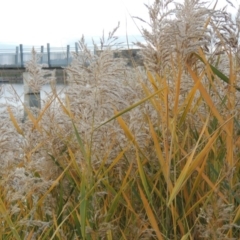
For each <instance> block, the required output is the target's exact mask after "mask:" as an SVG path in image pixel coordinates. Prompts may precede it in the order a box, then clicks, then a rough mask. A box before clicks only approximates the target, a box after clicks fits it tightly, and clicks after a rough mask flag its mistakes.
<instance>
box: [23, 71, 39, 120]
mask: <svg viewBox="0 0 240 240" xmlns="http://www.w3.org/2000/svg"><path fill="white" fill-rule="evenodd" d="M28 80H29V73H28V72H24V73H23V84H24V116H23V121H25V120H26V118H27V116H28V114H27V111H31V108H33V107H35V108H38V109H40V108H41V93H40V92H36V91H34V90H33V89H31V87H30V86H29V85H28Z"/></svg>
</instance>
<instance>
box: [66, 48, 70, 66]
mask: <svg viewBox="0 0 240 240" xmlns="http://www.w3.org/2000/svg"><path fill="white" fill-rule="evenodd" d="M69 51H70V46H69V45H67V66H68V63H69Z"/></svg>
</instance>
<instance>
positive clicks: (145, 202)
mask: <svg viewBox="0 0 240 240" xmlns="http://www.w3.org/2000/svg"><path fill="white" fill-rule="evenodd" d="M138 189H139V192H140V196H141V199H142V202H143V205H144V208H145V211H146V213H147V216H148V219H149V221H150V224H151V226H152V228H153V230H154V231H155V233H156V235H157V238H158V240H164V238H163V236H162V233H161V231H160V230H159V227H158V223H157V220H156V218H155V216H154V213H153V211H152V209H151V207H150V205H149V202H148V200H147V199H146V197H145V195H144V193H143V191H142V189H141V187H140V186H139V184H138Z"/></svg>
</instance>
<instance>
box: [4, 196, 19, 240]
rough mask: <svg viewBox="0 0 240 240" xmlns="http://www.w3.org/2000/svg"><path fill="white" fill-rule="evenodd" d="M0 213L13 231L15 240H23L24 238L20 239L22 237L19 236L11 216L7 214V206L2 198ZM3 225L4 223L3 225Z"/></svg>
mask: <svg viewBox="0 0 240 240" xmlns="http://www.w3.org/2000/svg"><path fill="white" fill-rule="evenodd" d="M0 213H1V215H2V216H3V217H4V218H5V220H6V222H7V224H8V226H9V227H10V229H11V232H12V233H13V236H14V239H16V240H21V239H22V238H21V237H20V235H19V234H18V232H17V230H16V226H14V224H13V222H12V220H11V217H10V215H9V214H8V213H7V209H6V207H5V204H4V203H3V201H2V198H0ZM1 224H2V223H1Z"/></svg>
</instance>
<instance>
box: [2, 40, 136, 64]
mask: <svg viewBox="0 0 240 240" xmlns="http://www.w3.org/2000/svg"><path fill="white" fill-rule="evenodd" d="M122 47H123V48H121V49H123V50H122V51H123V52H124V51H127V52H128V54H129V49H128V48H129V46H126V45H125V46H124V45H123V46H122ZM130 47H131V49H130V50H131V51H132V54H130V55H132V57H134V56H136V55H137V51H138V50H139V49H136V48H135V49H134V46H133V45H131V46H130ZM34 49H35V50H36V52H37V53H38V54H39V56H40V61H39V63H40V64H44V65H45V66H46V68H62V67H66V66H68V65H69V64H70V63H71V62H72V60H73V58H72V54H71V53H72V52H76V53H78V52H80V49H79V46H78V43H75V46H70V45H67V46H66V47H65V48H61V47H60V48H57V47H50V44H49V43H47V46H46V48H44V46H39V47H34ZM124 49H125V50H124ZM31 51H32V47H24V46H23V45H22V44H20V45H19V46H16V47H15V48H13V49H0V69H24V68H25V63H26V62H28V61H29V60H30V59H31ZM90 51H92V52H94V53H95V50H94V47H93V46H90ZM124 55H125V57H126V55H127V54H126V53H125V54H124ZM116 57H119V55H116Z"/></svg>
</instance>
